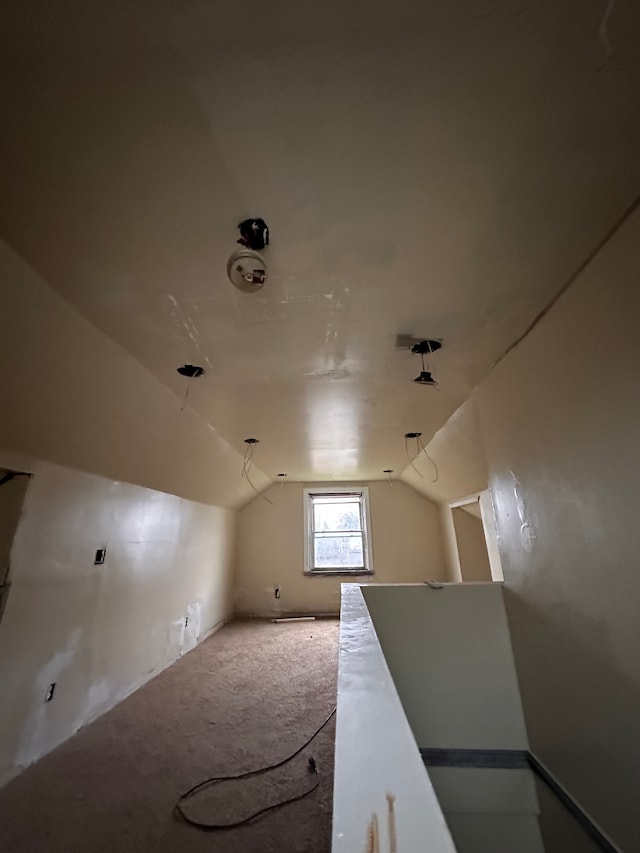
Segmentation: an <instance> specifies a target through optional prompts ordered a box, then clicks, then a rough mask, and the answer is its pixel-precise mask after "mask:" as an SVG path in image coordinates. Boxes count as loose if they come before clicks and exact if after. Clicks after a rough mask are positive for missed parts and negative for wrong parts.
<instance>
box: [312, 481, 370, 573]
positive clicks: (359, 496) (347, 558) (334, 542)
mask: <svg viewBox="0 0 640 853" xmlns="http://www.w3.org/2000/svg"><path fill="white" fill-rule="evenodd" d="M368 497H369V493H368V490H367V489H366V488H363V489H338V488H335V489H305V491H304V499H305V525H306V526H305V546H306V547H305V551H306V555H305V570H306V572H307V573H308V574H357V573H364V572H367V573H369V572H372V571H373V568H372V561H371V541H370V537H369V505H368Z"/></svg>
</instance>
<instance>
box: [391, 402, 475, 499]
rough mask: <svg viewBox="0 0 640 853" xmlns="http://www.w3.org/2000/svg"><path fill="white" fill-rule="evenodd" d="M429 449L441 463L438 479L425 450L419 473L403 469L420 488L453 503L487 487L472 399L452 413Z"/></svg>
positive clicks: (417, 463)
mask: <svg viewBox="0 0 640 853" xmlns="http://www.w3.org/2000/svg"><path fill="white" fill-rule="evenodd" d="M427 451H428V453H429V455H430V456H431V458H432V459H433V460H434V461H435V463H436V465H437V467H438V479H437V481H436V482H433V481H434V479H435V476H436V473H435V469H434V467H433V465H432V464H431V462H430V461H429V460H428V459H427V457H426V456H425V455H424V453H421V454H420V456H418V457H417V459H416V460H415V461H414V466H415V468H416V469H417V471H418V473H416V471H414V470H413V469H412V468H411V467H410V466H408V467H407V468H405V469H404V471H403V472H402V479H403V480H404V481H405V482H406V483H409V485H411V486H413V488H414V489H416V491H418V492H421V493H422V494H423V495H426V496H427V497H428V498H430V499H431V500H433V501H437V502H438V503H449V502H451V501H456V500H460V499H461V498H466V497H467V496H468V495H472V494H474V493H475V492H481V491H482V490H483V489H486V488H487V484H488V479H489V475H488V471H487V461H486V457H485V455H484V448H483V446H482V438H481V435H480V432H479V429H478V423H477V419H476V412H475V408H474V405H473V402H472V400H467V402H465V403H463V404H462V406H460V408H459V409H457V410H456V411H455V412H454V413H453V415H451V417H450V418H449V420H448V421H447V423H446V424H445V425H444V426H443V427H442V429H440V430H438V432H437V433H436V434H435V435H434V437H433V438H432V439H431V441H430V442H429V444H428V446H427ZM413 452H414V453H415V449H414V451H413Z"/></svg>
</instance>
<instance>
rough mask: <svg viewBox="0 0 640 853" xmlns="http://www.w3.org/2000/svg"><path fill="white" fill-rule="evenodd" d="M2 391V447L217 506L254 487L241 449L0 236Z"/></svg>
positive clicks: (241, 499) (239, 499) (257, 478)
mask: <svg viewBox="0 0 640 853" xmlns="http://www.w3.org/2000/svg"><path fill="white" fill-rule="evenodd" d="M105 286H106V285H105ZM176 367H178V365H176ZM196 381H203V382H205V381H208V380H207V377H206V376H205V377H204V378H203V379H202V380H196ZM0 399H1V400H2V417H1V418H0V447H4V448H8V449H11V450H14V451H18V452H20V453H23V454H26V455H28V456H31V457H33V458H36V459H44V460H46V461H48V462H54V463H56V464H59V465H64V466H65V467H69V468H75V469H79V470H82V471H88V472H91V473H94V474H100V475H102V476H105V477H112V478H114V479H118V480H123V481H125V482H129V483H136V484H138V485H142V486H146V487H148V488H153V489H160V490H161V491H166V492H170V493H172V494H176V495H180V496H181V497H185V498H189V499H190V500H198V501H202V502H203V503H210V504H215V505H218V506H228V507H237V506H240V505H242V504H243V503H246V502H247V500H249V499H250V498H251V497H252V496H253V494H254V493H253V491H252V489H251V487H250V486H249V485H248V484H247V482H246V481H245V480H243V479H242V477H241V470H242V457H241V455H240V454H239V453H237V451H235V450H234V449H233V448H232V447H231V446H230V445H229V444H228V443H227V442H226V441H224V440H223V439H222V438H221V437H220V436H219V435H218V434H217V433H216V432H215V430H214V429H212V428H211V427H209V426H208V425H207V424H206V423H204V421H202V420H200V419H199V418H198V417H197V416H196V415H195V414H194V413H193V411H191V410H190V409H188V408H187V409H186V410H185V411H180V408H181V401H180V400H179V399H178V398H177V397H176V396H175V395H174V394H173V393H172V392H171V391H170V390H169V389H168V388H167V387H165V386H164V385H163V384H162V383H161V382H159V381H158V380H157V379H156V378H155V377H154V376H153V375H152V374H151V373H149V371H148V370H146V369H145V368H144V367H142V365H140V364H139V363H138V362H137V361H135V359H133V358H132V357H131V356H130V355H128V354H127V353H126V352H125V351H124V350H123V349H122V348H121V347H119V346H118V345H117V344H115V343H114V342H113V341H112V340H111V339H110V338H108V337H107V336H106V335H104V334H102V333H101V332H99V331H98V330H97V329H96V328H95V327H94V326H92V325H91V324H90V323H89V322H88V321H87V320H85V319H84V317H82V316H81V315H80V314H79V313H78V312H77V311H75V310H74V309H73V308H71V306H70V305H69V304H68V303H66V302H65V301H64V300H63V299H61V298H60V297H59V296H58V295H57V293H56V292H55V291H54V290H52V289H51V288H50V287H49V286H48V285H46V284H45V283H44V282H43V281H42V279H40V278H39V277H38V276H36V274H35V273H34V272H33V270H31V269H30V268H29V267H28V266H27V265H26V264H24V263H23V261H22V260H21V259H20V258H19V257H18V256H17V255H16V254H15V253H13V252H12V251H11V250H10V249H9V248H8V247H7V246H6V245H5V244H3V243H1V242H0ZM252 479H253V480H254V482H255V484H256V486H257V487H258V488H261V487H263V486H264V485H266V484H267V483H268V482H269V480H268V478H267V477H266V476H265V475H264V474H262V473H261V472H260V471H259V470H258V469H257V468H253V469H252Z"/></svg>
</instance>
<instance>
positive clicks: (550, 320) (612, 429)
mask: <svg viewBox="0 0 640 853" xmlns="http://www.w3.org/2000/svg"><path fill="white" fill-rule="evenodd" d="M639 245H640V213H636V214H635V215H634V217H633V218H632V219H631V220H629V221H628V222H627V223H626V225H625V226H624V227H623V229H622V230H621V231H620V232H618V234H617V235H616V236H615V237H614V238H613V239H612V240H611V242H610V243H609V244H608V245H607V246H606V247H605V249H604V250H603V251H602V252H601V253H600V254H599V255H598V256H597V257H596V259H595V260H594V261H593V262H592V263H591V264H590V265H589V267H588V268H587V269H586V271H585V272H584V273H582V275H581V276H580V277H579V279H578V280H577V282H576V283H575V284H574V285H573V287H572V288H571V289H570V290H569V291H568V292H567V293H566V294H565V295H564V296H563V297H562V299H561V300H560V301H559V302H558V303H557V304H556V306H555V307H554V308H553V309H551V311H550V312H549V313H548V314H547V316H546V317H545V318H544V319H543V320H542V321H541V322H540V324H539V325H538V326H537V327H536V329H535V330H534V331H533V332H532V333H531V334H530V335H529V337H528V338H527V339H526V340H525V341H524V342H523V343H522V344H521V345H519V346H518V347H517V348H516V349H515V350H514V351H513V352H512V353H511V354H510V355H509V356H507V358H506V359H505V360H504V361H502V362H501V363H500V364H499V365H498V367H497V368H496V369H495V370H494V371H493V372H492V374H491V375H490V376H489V377H488V379H487V380H485V381H484V382H483V383H482V385H481V386H480V387H479V389H478V390H477V392H476V394H475V402H476V405H477V411H478V415H479V421H480V426H481V430H482V435H483V438H484V445H485V448H486V451H487V458H488V462H489V468H490V472H491V475H490V480H491V490H492V495H493V502H494V506H495V509H496V516H497V524H498V534H499V539H500V546H501V555H502V562H503V568H504V574H505V580H506V584H507V597H506V598H507V610H508V616H509V621H510V624H511V629H512V633H513V643H514V650H515V655H516V662H517V666H518V675H519V679H520V684H521V687H522V695H523V701H524V707H525V713H526V717H527V725H528V730H529V736H530V741H531V747H532V749H533V750H534V752H536V753H537V754H538V755H539V756H540V757H541V758H542V760H543V761H544V762H545V763H547V765H548V766H549V767H550V768H551V770H552V771H553V772H554V773H555V774H556V775H557V776H558V778H559V779H560V781H561V782H562V783H563V784H564V785H565V786H566V787H567V788H568V789H569V790H570V791H571V793H572V794H573V795H574V796H575V797H576V798H577V799H578V800H579V801H580V802H581V804H582V805H583V807H584V808H586V809H587V811H588V812H589V813H590V814H591V815H592V816H593V817H594V818H595V819H596V821H598V822H599V823H600V824H601V825H602V826H603V828H604V830H605V831H607V832H608V833H609V834H610V835H611V836H612V837H613V839H614V841H615V842H616V843H617V844H618V845H619V846H620V847H621V848H622V849H624V850H640V823H639V822H638V820H637V817H636V811H637V802H636V800H637V790H638V788H639V787H640V764H639V763H638V760H637V750H638V745H639V744H640V653H639V652H640V619H639V618H638V613H639V604H638V602H639V601H640V571H639V568H638V555H639V554H640V525H639V524H638V483H639V474H640V462H639V458H640V455H639V449H638V442H639V440H640V390H639V389H640V380H639V378H638V370H639V369H640V335H639V334H638V321H639V320H640V286H639V285H640V250H639V249H638V246H639Z"/></svg>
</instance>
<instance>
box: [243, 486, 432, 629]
mask: <svg viewBox="0 0 640 853" xmlns="http://www.w3.org/2000/svg"><path fill="white" fill-rule="evenodd" d="M309 485H314V486H317V485H319V484H318V483H313V484H311V483H308V484H305V483H286V484H285V485H283V486H280V485H275V486H272V487H271V488H270V489H269V490H268V491H267V492H266V495H267V496H268V497H269V498H270V499H271V500H272V501H273V506H271V505H270V504H268V503H267V502H266V501H264V500H262V499H261V498H256V500H254V501H253V502H252V503H250V504H248V506H246V507H244V508H243V509H242V510H241V511H240V513H239V517H238V536H237V552H236V576H235V585H236V595H235V602H236V610H237V612H239V613H245V614H246V613H251V614H264V615H266V614H277V613H294V612H312V613H337V612H338V611H339V609H340V584H341V583H343V582H345V581H346V582H348V581H349V578H348V577H344V576H341V577H307V576H305V575H304V574H303V572H304V501H303V490H304V488H305V486H309ZM327 485H331V484H327ZM341 485H342V484H341ZM359 485H362V484H359ZM368 486H369V501H370V510H371V537H372V544H373V566H374V572H375V575H374V576H373V578H371V580H372V581H373V582H379V583H390V582H394V581H395V582H398V583H402V582H415V581H423V580H426V579H428V578H439V579H441V578H442V577H443V571H444V569H443V557H442V546H441V542H440V530H439V524H438V511H437V508H436V507H435V506H434V504H432V503H431V501H429V500H427V499H426V498H424V497H423V496H422V495H419V494H417V493H416V492H415V491H414V490H413V489H411V488H410V487H409V486H406V485H405V484H404V483H402V482H394V484H393V485H392V486H389V484H388V483H387V482H373V483H369V484H368ZM364 580H368V578H364ZM276 585H277V586H279V587H280V590H281V598H280V599H277V600H276V599H275V598H274V587H275V586H276Z"/></svg>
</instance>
